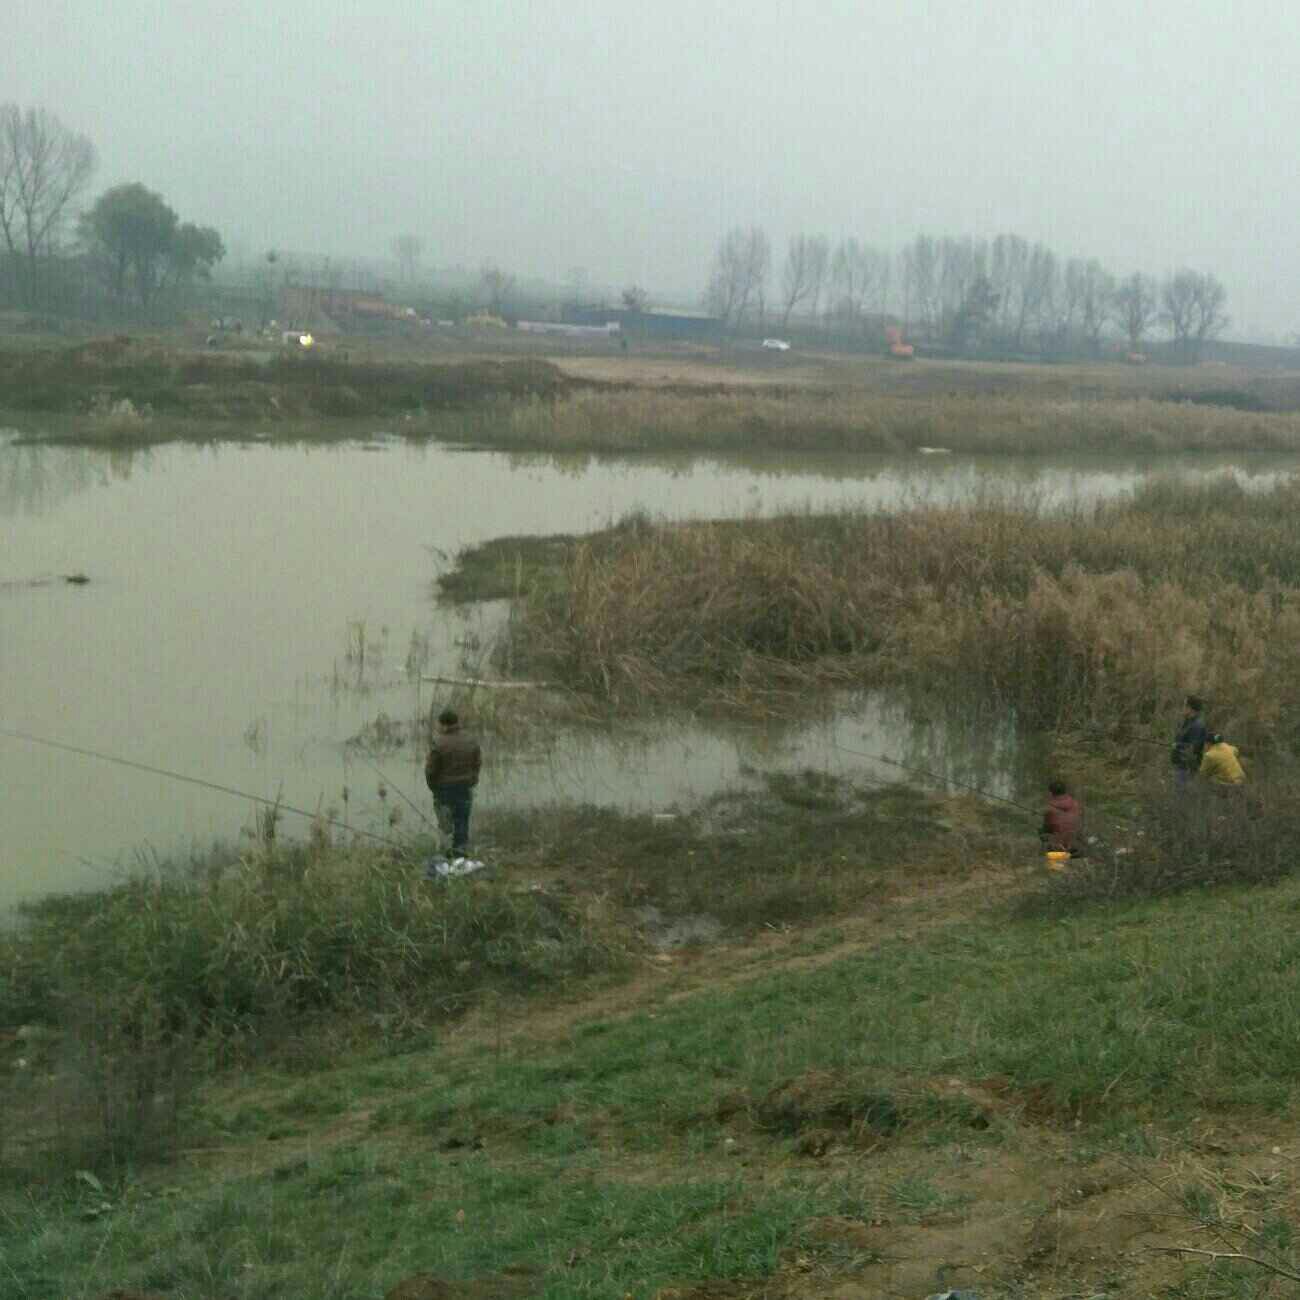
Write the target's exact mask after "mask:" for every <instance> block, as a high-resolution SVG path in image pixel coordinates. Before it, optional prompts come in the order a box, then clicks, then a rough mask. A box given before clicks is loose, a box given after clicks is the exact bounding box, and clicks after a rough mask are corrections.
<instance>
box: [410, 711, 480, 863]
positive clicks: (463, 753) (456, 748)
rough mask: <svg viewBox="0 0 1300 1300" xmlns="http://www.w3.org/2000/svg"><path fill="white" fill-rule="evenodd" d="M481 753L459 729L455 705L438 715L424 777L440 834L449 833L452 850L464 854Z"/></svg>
mask: <svg viewBox="0 0 1300 1300" xmlns="http://www.w3.org/2000/svg"><path fill="white" fill-rule="evenodd" d="M482 762H483V755H482V752H481V751H480V749H479V744H478V741H477V740H475V739H474V738H473V737H472V736H467V735H465V733H464V732H463V731H461V729H460V718H459V716H458V715H457V714H456V711H455V710H454V709H444V710H443V711H442V712H441V713H440V714H439V715H438V734H437V735H436V736H435V737H434V740H433V745H432V746H431V747H430V749H429V757H428V758H427V759H426V760H425V763H424V780H425V783H426V784H427V785H428V787H429V789H430V791H431V792H432V793H433V807H434V811H435V812H436V813H437V814H438V825H439V826H440V827H441V828H442V831H443V834H446V833H448V832H450V833H451V851H452V853H453V854H454V855H455V856H456V857H464V856H465V853H466V850H467V849H468V848H469V814H470V809H471V808H472V806H473V803H474V787H475V786H476V785H477V784H478V773H479V768H480V767H481V766H482Z"/></svg>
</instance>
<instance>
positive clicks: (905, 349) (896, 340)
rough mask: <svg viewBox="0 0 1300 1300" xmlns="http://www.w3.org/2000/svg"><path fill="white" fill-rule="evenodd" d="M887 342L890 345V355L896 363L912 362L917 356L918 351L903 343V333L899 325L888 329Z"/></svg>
mask: <svg viewBox="0 0 1300 1300" xmlns="http://www.w3.org/2000/svg"><path fill="white" fill-rule="evenodd" d="M885 342H886V343H887V344H888V345H889V355H890V356H891V357H893V358H894V359H895V360H896V361H911V360H912V358H913V357H914V356H915V355H916V349H915V348H914V347H913V346H912V345H911V344H910V343H904V342H903V331H902V330H900V329H899V328H898V326H897V325H889V326H887V327H886V329H885Z"/></svg>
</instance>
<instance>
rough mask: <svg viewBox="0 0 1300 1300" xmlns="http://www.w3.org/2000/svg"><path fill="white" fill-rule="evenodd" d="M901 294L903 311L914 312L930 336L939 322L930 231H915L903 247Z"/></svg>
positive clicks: (935, 261)
mask: <svg viewBox="0 0 1300 1300" xmlns="http://www.w3.org/2000/svg"><path fill="white" fill-rule="evenodd" d="M903 294H904V297H905V298H906V301H907V307H906V310H905V312H904V315H905V316H907V317H911V316H912V315H913V313H914V314H915V319H916V320H917V322H918V324H919V326H920V328H921V330H922V332H924V333H927V334H929V335H930V336H931V337H933V336H934V334H935V332H936V330H937V328H938V323H939V251H938V247H937V245H936V244H935V241H934V240H933V239H931V238H930V236H929V235H917V237H916V238H915V239H914V240H912V242H911V243H910V244H908V246H907V247H906V248H905V249H903ZM909 323H910V321H909V320H905V321H904V325H908V324H909Z"/></svg>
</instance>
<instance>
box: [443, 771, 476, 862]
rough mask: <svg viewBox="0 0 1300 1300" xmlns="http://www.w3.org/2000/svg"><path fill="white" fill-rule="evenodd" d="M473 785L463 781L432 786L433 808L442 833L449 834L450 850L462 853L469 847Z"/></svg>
mask: <svg viewBox="0 0 1300 1300" xmlns="http://www.w3.org/2000/svg"><path fill="white" fill-rule="evenodd" d="M473 805H474V787H473V786H472V785H467V784H466V783H465V782H464V781H457V782H454V783H452V784H448V785H435V786H434V787H433V810H434V812H435V813H437V815H438V825H439V827H440V828H441V830H442V833H443V834H444V835H448V834H449V835H450V836H451V851H452V852H453V853H456V854H461V855H463V854H464V852H465V850H466V849H467V848H469V814H470V809H471V808H472V807H473Z"/></svg>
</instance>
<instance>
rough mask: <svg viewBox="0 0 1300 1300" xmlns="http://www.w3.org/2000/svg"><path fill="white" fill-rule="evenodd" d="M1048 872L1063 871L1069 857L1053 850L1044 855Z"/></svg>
mask: <svg viewBox="0 0 1300 1300" xmlns="http://www.w3.org/2000/svg"><path fill="white" fill-rule="evenodd" d="M1046 857H1047V869H1048V871H1064V870H1065V864H1066V863H1067V862H1069V860H1070V855H1069V854H1068V853H1066V852H1065V851H1064V850H1062V849H1053V850H1052V851H1051V852H1050V853H1048V854H1047V855H1046Z"/></svg>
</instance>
